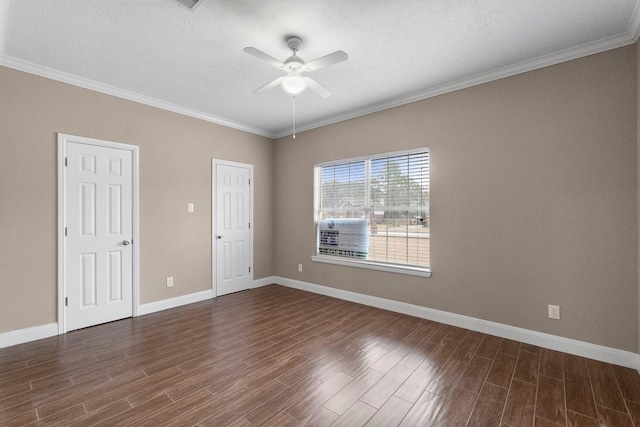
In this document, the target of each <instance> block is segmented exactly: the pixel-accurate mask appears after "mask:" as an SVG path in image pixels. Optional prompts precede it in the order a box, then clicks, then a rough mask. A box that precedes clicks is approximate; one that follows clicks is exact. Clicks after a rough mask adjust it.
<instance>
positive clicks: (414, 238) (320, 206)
mask: <svg viewBox="0 0 640 427" xmlns="http://www.w3.org/2000/svg"><path fill="white" fill-rule="evenodd" d="M314 196H315V220H316V229H317V245H316V256H314V257H313V260H314V261H318V262H330V263H336V264H345V265H354V266H357V267H366V268H374V269H379V270H386V271H399V272H405V273H409V274H417V275H422V276H429V275H430V270H429V265H430V264H429V226H430V224H429V150H428V149H427V148H421V149H416V150H411V151H403V152H395V153H386V154H379V155H375V156H369V157H360V158H356V159H346V160H340V161H336V162H331V163H322V164H319V165H316V166H315V189H314Z"/></svg>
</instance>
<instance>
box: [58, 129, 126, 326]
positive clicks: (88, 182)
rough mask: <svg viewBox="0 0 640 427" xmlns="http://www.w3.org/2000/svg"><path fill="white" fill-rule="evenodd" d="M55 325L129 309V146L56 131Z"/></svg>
mask: <svg viewBox="0 0 640 427" xmlns="http://www.w3.org/2000/svg"><path fill="white" fill-rule="evenodd" d="M58 150H59V168H60V169H59V173H58V175H59V183H58V191H59V196H58V197H59V202H58V206H59V228H60V231H59V233H60V234H59V261H58V264H59V291H58V299H59V303H58V307H59V315H58V322H59V332H60V333H64V332H67V331H71V330H75V329H79V328H84V327H87V326H93V325H97V324H100V323H105V322H110V321H113V320H118V319H122V318H126V317H131V316H133V315H136V314H137V305H138V268H137V266H138V250H137V248H138V243H139V239H138V235H137V229H138V226H137V225H138V206H137V187H138V185H137V182H138V181H137V165H138V156H137V154H138V153H137V147H135V146H131V145H126V144H118V143H113V142H109V141H100V140H95V139H91V138H83V137H76V136H71V135H63V134H60V135H59V136H58Z"/></svg>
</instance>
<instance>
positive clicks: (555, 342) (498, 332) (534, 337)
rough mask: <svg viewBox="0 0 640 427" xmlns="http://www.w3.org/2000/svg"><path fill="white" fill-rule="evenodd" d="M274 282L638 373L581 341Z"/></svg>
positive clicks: (623, 356)
mask: <svg viewBox="0 0 640 427" xmlns="http://www.w3.org/2000/svg"><path fill="white" fill-rule="evenodd" d="M273 283H277V284H279V285H282V286H287V287H289V288H295V289H300V290H303V291H308V292H313V293H316V294H321V295H326V296H329V297H334V298H338V299H342V300H345V301H351V302H355V303H358V304H364V305H368V306H371V307H377V308H382V309H385V310H389V311H394V312H396V313H403V314H408V315H411V316H415V317H420V318H422V319H428V320H433V321H435V322H440V323H445V324H448V325H453V326H458V327H460V328H465V329H470V330H472V331H477V332H482V333H485V334H489V335H495V336H498V337H501V338H508V339H511V340H515V341H520V342H524V343H527V344H531V345H536V346H539V347H544V348H548V349H551V350H557V351H561V352H563V353H569V354H574V355H577V356H582V357H587V358H589V359H595V360H599V361H602V362H607V363H612V364H614V365H620V366H625V367H627V368H633V369H637V370H638V371H639V372H640V355H638V354H637V353H632V352H630V351H624V350H618V349H615V348H610V347H605V346H601V345H596V344H591V343H588V342H584V341H577V340H573V339H570V338H564V337H559V336H556V335H550V334H545V333H542V332H536V331H532V330H529V329H523V328H517V327H515V326H509V325H504V324H501V323H496V322H490V321H487V320H482V319H476V318H474V317H469V316H463V315H460V314H455V313H449V312H446V311H441V310H434V309H432V308H427V307H422V306H419V305H414V304H408V303H404V302H399V301H393V300H388V299H384V298H379V297H374V296H370V295H364V294H359V293H356V292H350V291H344V290H341V289H336V288H331V287H328V286H322V285H316V284H314V283H308V282H302V281H299V280H293V279H287V278H284V277H274V278H273Z"/></svg>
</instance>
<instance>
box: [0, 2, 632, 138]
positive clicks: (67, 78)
mask: <svg viewBox="0 0 640 427" xmlns="http://www.w3.org/2000/svg"><path fill="white" fill-rule="evenodd" d="M7 15H8V3H7V2H1V3H0V65H1V66H5V67H8V68H12V69H15V70H18V71H23V72H26V73H30V74H34V75H37V76H40V77H45V78H48V79H52V80H56V81H60V82H63V83H67V84H71V85H74V86H78V87H82V88H84V89H89V90H94V91H96V92H101V93H104V94H107V95H112V96H115V97H118V98H122V99H126V100H129V101H133V102H138V103H141V104H144V105H149V106H152V107H156V108H160V109H163V110H167V111H171V112H174V113H178V114H182V115H185V116H189V117H193V118H196V119H200V120H204V121H208V122H211V123H216V124H219V125H222V126H226V127H230V128H233V129H237V130H241V131H244V132H248V133H252V134H255V135H259V136H264V137H266V138H270V139H278V138H283V137H286V136H291V135H292V132H291V129H289V128H284V129H281V130H280V131H277V132H270V131H268V130H265V129H260V128H257V127H254V126H250V125H248V124H244V123H239V122H234V121H231V120H227V119H225V118H222V117H218V116H214V115H211V114H207V113H204V112H202V111H198V110H194V109H190V108H186V107H183V106H180V105H177V104H173V103H170V102H166V101H162V100H159V99H156V98H152V97H149V96H146V95H142V94H139V93H136V92H132V91H128V90H124V89H120V88H117V87H114V86H110V85H107V84H103V83H99V82H96V81H93V80H89V79H85V78H82V77H78V76H74V75H72V74H69V73H64V72H61V71H57V70H54V69H51V68H47V67H43V66H40V65H37V64H33V63H31V62H27V61H23V60H19V59H16V58H12V57H9V56H6V55H5V54H4V48H5V44H4V43H5V37H6V30H7V24H6V20H7ZM638 38H640V2H638V3H637V4H636V8H635V10H634V13H633V15H632V17H631V19H630V21H629V26H628V27H627V32H626V33H623V34H620V35H617V36H613V37H609V38H606V39H601V40H598V41H596V42H592V43H586V44H583V45H581V46H577V47H574V48H570V49H566V50H563V51H560V52H556V53H553V54H550V55H545V56H541V57H538V58H534V59H531V60H527V61H522V62H519V63H517V64H513V65H509V66H506V67H501V68H498V69H495V70H492V71H489V72H486V73H480V74H476V75H474V76H471V77H468V78H464V79H460V80H456V81H454V82H450V83H447V84H444V85H440V86H435V87H430V88H428V89H425V90H422V91H419V92H415V93H412V94H408V95H403V96H399V97H395V98H392V99H389V100H387V101H385V102H382V103H378V104H375V105H370V106H367V107H365V108H361V109H355V110H350V111H348V112H346V113H342V114H337V115H334V116H331V117H328V118H324V119H321V120H317V121H312V122H310V123H306V124H305V123H303V124H301V125H298V126H297V129H296V133H297V134H300V133H302V132H305V131H309V130H313V129H317V128H321V127H324V126H329V125H332V124H336V123H339V122H343V121H346V120H351V119H355V118H358V117H362V116H366V115H368V114H373V113H377V112H380V111H384V110H388V109H391V108H395V107H400V106H403V105H406V104H410V103H413V102H417V101H423V100H425V99H429V98H432V97H435V96H439V95H444V94H446V93H450V92H455V91H458V90H461V89H466V88H469V87H473V86H477V85H480V84H483V83H489V82H492V81H495V80H499V79H503V78H505V77H511V76H515V75H517V74H522V73H526V72H528V71H533V70H537V69H540V68H545V67H549V66H551V65H556V64H560V63H562V62H567V61H571V60H574V59H579V58H583V57H586V56H589V55H594V54H597V53H601V52H605V51H608V50H612V49H616V48H619V47H623V46H627V45H630V44H633V43H636V42H637V41H638Z"/></svg>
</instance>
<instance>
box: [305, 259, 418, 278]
mask: <svg viewBox="0 0 640 427" xmlns="http://www.w3.org/2000/svg"><path fill="white" fill-rule="evenodd" d="M311 261H313V262H322V263H325V264H335V265H343V266H347V267H358V268H368V269H370V270H378V271H386V272H389V273H399V274H408V275H411V276H420V277H431V270H430V269H428V268H421V267H409V266H401V265H394V264H384V263H381V262H375V261H366V260H352V259H346V258H342V257H335V256H328V255H314V256H312V257H311Z"/></svg>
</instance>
